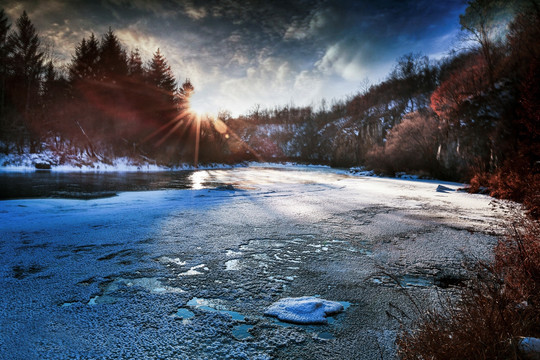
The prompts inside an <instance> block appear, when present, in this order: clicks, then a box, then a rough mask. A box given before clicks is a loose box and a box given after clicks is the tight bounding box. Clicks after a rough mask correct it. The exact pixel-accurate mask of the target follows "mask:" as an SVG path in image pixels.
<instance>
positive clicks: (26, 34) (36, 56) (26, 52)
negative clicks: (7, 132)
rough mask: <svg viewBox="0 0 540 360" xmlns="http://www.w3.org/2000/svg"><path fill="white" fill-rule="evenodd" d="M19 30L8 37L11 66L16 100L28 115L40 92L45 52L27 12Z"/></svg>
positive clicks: (19, 21)
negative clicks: (41, 47)
mask: <svg viewBox="0 0 540 360" xmlns="http://www.w3.org/2000/svg"><path fill="white" fill-rule="evenodd" d="M16 26H17V30H16V31H15V32H13V33H11V34H10V35H9V37H8V40H7V42H8V46H9V47H10V49H11V53H10V56H9V64H10V68H11V72H12V76H13V83H12V85H13V90H15V93H14V94H13V95H14V99H15V101H16V102H18V101H17V99H21V100H20V102H19V103H20V104H22V105H23V106H24V111H25V113H26V115H28V112H29V108H30V105H31V103H32V101H34V100H36V98H37V95H38V91H39V85H40V84H39V80H40V76H41V73H42V71H43V52H42V51H41V49H40V41H39V38H38V35H37V33H36V29H35V27H34V25H33V24H32V22H31V21H30V19H29V18H28V15H27V14H26V11H24V12H23V14H22V15H21V17H20V18H19V19H18V20H17V22H16Z"/></svg>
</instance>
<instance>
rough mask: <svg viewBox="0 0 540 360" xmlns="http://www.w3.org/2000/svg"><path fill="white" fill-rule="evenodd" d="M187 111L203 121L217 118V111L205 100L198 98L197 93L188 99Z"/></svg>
mask: <svg viewBox="0 0 540 360" xmlns="http://www.w3.org/2000/svg"><path fill="white" fill-rule="evenodd" d="M189 110H190V113H192V114H193V115H195V116H199V117H200V118H201V119H203V120H204V119H215V118H217V117H218V111H217V110H216V109H215V107H214V106H213V105H212V104H210V102H209V101H208V100H207V99H204V98H200V97H198V96H197V93H194V94H193V96H192V97H191V99H189Z"/></svg>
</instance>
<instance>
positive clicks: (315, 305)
mask: <svg viewBox="0 0 540 360" xmlns="http://www.w3.org/2000/svg"><path fill="white" fill-rule="evenodd" d="M343 310H344V308H343V305H342V304H340V303H339V302H336V301H329V300H324V299H319V298H316V297H313V296H304V297H299V298H284V299H281V300H279V301H277V302H275V303H274V304H272V305H271V306H270V307H269V308H268V309H266V311H265V312H264V314H265V315H267V316H273V317H276V318H278V319H279V320H281V321H285V322H290V323H294V324H327V323H328V319H327V318H326V317H327V316H329V315H333V314H337V313H339V312H341V311H343Z"/></svg>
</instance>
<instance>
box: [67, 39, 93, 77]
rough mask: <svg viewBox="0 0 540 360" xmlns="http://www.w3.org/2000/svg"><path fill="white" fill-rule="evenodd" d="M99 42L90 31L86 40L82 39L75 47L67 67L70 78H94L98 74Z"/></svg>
mask: <svg viewBox="0 0 540 360" xmlns="http://www.w3.org/2000/svg"><path fill="white" fill-rule="evenodd" d="M98 61H99V44H98V41H97V39H96V37H95V36H94V34H93V33H92V35H90V38H89V39H88V40H86V39H84V38H83V39H82V41H81V43H80V44H79V45H77V47H76V48H75V55H74V56H73V59H72V61H71V65H70V67H69V78H70V80H71V81H72V82H73V81H76V80H83V79H96V78H97V76H98V73H97V71H98Z"/></svg>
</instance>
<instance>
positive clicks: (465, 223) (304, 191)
mask: <svg viewBox="0 0 540 360" xmlns="http://www.w3.org/2000/svg"><path fill="white" fill-rule="evenodd" d="M186 176H187V177H186V179H185V183H186V184H188V186H185V187H186V189H183V190H182V189H176V190H154V191H131V192H120V193H118V195H117V196H114V197H108V198H101V199H91V200H70V199H14V200H4V201H0V235H1V237H0V289H1V292H0V358H2V359H6V360H7V359H381V358H383V359H392V358H394V357H395V349H394V340H395V336H396V333H397V330H398V329H399V322H398V321H397V320H396V317H397V318H399V317H400V313H402V312H404V313H407V314H408V315H409V316H413V317H414V312H413V311H412V310H411V309H412V308H413V306H412V304H411V303H410V301H409V300H408V296H407V295H406V294H405V292H408V293H410V294H412V295H413V296H414V297H415V298H417V299H418V301H419V303H420V304H422V303H429V302H430V301H431V300H432V299H434V298H435V297H436V292H437V291H442V292H445V291H451V289H452V286H450V287H448V286H449V285H454V284H458V283H459V282H460V281H461V280H463V279H465V278H466V277H467V274H466V272H464V270H463V269H462V265H461V262H462V260H463V254H467V255H468V256H476V257H481V258H486V257H489V256H490V249H491V247H492V246H493V244H494V243H495V241H496V238H495V236H494V235H493V233H494V231H496V225H498V224H499V221H500V218H501V217H502V214H501V213H500V211H499V210H497V209H496V208H495V207H494V206H492V204H491V198H489V197H487V196H484V195H471V194H467V193H463V192H458V191H456V189H457V188H458V187H459V186H460V185H459V184H451V183H442V182H437V181H408V180H394V179H384V178H368V177H354V176H350V175H347V174H345V173H343V172H339V171H334V170H331V169H326V168H307V167H289V168H262V167H247V168H238V169H230V170H209V171H194V172H191V173H189V174H188V175H186ZM209 184H210V185H209ZM214 185H215V186H214ZM226 185H232V187H231V186H226ZM398 284H399V285H398ZM314 295H316V296H320V297H321V298H323V299H327V300H332V301H339V302H341V303H342V304H343V305H344V306H345V308H346V309H345V311H343V312H342V313H340V314H338V315H336V316H333V317H331V318H329V321H328V324H326V325H303V326H300V325H291V324H286V323H281V322H279V321H277V320H275V319H274V318H269V317H265V316H264V311H265V310H266V309H267V308H268V307H269V306H270V305H271V304H272V303H274V302H276V301H278V300H280V299H282V298H285V297H300V296H314Z"/></svg>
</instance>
